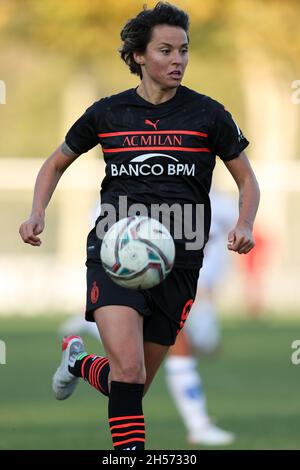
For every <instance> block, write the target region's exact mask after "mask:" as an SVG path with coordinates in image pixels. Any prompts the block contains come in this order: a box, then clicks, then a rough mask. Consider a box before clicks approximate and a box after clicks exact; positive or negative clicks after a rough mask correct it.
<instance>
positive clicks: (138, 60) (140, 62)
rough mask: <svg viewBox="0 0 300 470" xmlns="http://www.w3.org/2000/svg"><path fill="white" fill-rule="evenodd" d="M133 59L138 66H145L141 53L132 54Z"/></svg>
mask: <svg viewBox="0 0 300 470" xmlns="http://www.w3.org/2000/svg"><path fill="white" fill-rule="evenodd" d="M133 58H134V60H135V62H136V63H137V64H138V65H145V58H144V54H142V53H141V52H133Z"/></svg>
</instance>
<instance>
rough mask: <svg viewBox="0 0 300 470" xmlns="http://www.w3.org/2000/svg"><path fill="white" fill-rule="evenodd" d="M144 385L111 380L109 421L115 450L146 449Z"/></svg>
mask: <svg viewBox="0 0 300 470" xmlns="http://www.w3.org/2000/svg"><path fill="white" fill-rule="evenodd" d="M143 392H144V385H143V384H132V383H125V382H115V381H112V382H111V388H110V394H109V400H108V417H109V419H108V422H109V426H110V432H111V436H112V440H113V446H114V449H115V450H144V448H145V422H144V415H143V408H142V400H143Z"/></svg>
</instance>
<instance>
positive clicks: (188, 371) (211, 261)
mask: <svg viewBox="0 0 300 470" xmlns="http://www.w3.org/2000/svg"><path fill="white" fill-rule="evenodd" d="M210 197H211V207H212V221H211V232H210V237H209V241H208V243H207V245H206V247H205V250H204V253H205V256H204V261H203V266H202V268H201V270H200V275H199V279H198V288H197V294H196V298H195V301H194V304H193V306H192V308H191V312H190V315H189V318H188V320H187V323H186V330H182V331H181V333H180V334H179V335H178V337H177V340H176V343H175V344H174V346H172V347H171V348H170V350H169V355H168V357H167V359H166V361H165V370H166V381H167V385H168V388H169V391H170V394H171V396H172V397H173V400H174V402H175V404H176V407H177V409H178V411H179V413H180V415H181V418H182V420H183V423H184V425H185V428H186V430H187V440H188V442H190V443H192V444H204V445H228V444H231V443H232V442H233V441H234V434H233V433H231V432H228V431H224V430H223V429H221V428H219V427H217V426H216V425H215V424H214V423H213V422H212V421H211V419H210V418H209V416H208V411H207V407H206V397H205V393H204V390H203V387H202V380H201V376H200V374H199V371H198V368H197V360H196V358H195V353H197V352H198V353H201V354H212V353H213V352H214V351H215V350H216V349H217V347H218V345H219V341H220V327H219V320H218V315H217V311H216V306H215V299H214V297H215V290H216V286H217V284H218V282H219V280H220V279H221V277H222V275H223V274H224V271H225V269H226V267H227V265H228V262H229V261H230V255H229V253H228V251H227V249H226V243H227V234H228V231H229V230H230V227H232V224H233V222H234V220H235V217H236V207H235V205H234V202H233V201H232V200H231V199H230V198H229V197H226V196H225V195H224V194H222V193H220V192H218V191H216V190H214V191H212V192H211V193H210Z"/></svg>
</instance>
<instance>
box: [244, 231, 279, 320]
mask: <svg viewBox="0 0 300 470" xmlns="http://www.w3.org/2000/svg"><path fill="white" fill-rule="evenodd" d="M253 233H254V238H255V250H252V251H250V252H249V253H248V254H247V256H239V259H238V260H239V266H240V268H241V271H242V274H243V281H244V286H243V287H244V300H245V307H246V309H247V314H248V316H249V317H250V318H252V319H253V320H255V319H258V318H260V317H261V315H262V314H263V311H264V308H265V300H264V285H265V274H266V269H267V267H268V263H269V262H270V257H271V256H272V251H273V249H272V244H273V243H274V240H273V239H272V240H271V239H270V236H269V234H268V233H267V230H266V229H263V228H262V227H261V226H258V227H256V228H255V230H254V232H253Z"/></svg>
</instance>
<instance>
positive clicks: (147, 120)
mask: <svg viewBox="0 0 300 470" xmlns="http://www.w3.org/2000/svg"><path fill="white" fill-rule="evenodd" d="M159 121H160V119H157V121H155V122H152V121H150V120H149V119H145V124H148V126H152V127H154V129H155V130H156V131H157V124H158V123H159Z"/></svg>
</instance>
